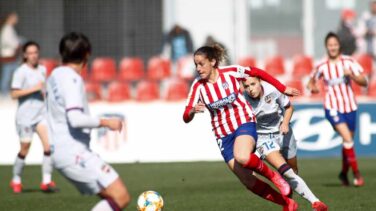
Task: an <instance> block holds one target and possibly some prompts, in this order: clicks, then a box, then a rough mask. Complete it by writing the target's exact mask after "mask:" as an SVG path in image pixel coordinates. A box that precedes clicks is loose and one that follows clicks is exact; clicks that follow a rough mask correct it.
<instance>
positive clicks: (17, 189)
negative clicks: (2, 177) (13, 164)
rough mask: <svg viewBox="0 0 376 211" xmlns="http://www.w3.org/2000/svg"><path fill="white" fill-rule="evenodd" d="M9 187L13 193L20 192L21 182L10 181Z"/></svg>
mask: <svg viewBox="0 0 376 211" xmlns="http://www.w3.org/2000/svg"><path fill="white" fill-rule="evenodd" d="M10 188H12V189H13V193H21V192H22V184H21V183H14V182H13V181H12V182H10Z"/></svg>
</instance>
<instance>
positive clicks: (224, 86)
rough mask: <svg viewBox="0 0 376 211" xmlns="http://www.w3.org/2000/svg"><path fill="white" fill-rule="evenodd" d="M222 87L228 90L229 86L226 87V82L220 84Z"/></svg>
mask: <svg viewBox="0 0 376 211" xmlns="http://www.w3.org/2000/svg"><path fill="white" fill-rule="evenodd" d="M222 87H223V88H224V89H228V88H229V87H230V85H228V83H227V82H224V83H222Z"/></svg>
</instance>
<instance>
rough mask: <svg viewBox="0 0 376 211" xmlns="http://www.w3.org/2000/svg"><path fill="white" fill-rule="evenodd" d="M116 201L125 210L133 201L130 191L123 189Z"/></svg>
mask: <svg viewBox="0 0 376 211" xmlns="http://www.w3.org/2000/svg"><path fill="white" fill-rule="evenodd" d="M114 201H115V202H116V203H117V204H118V206H119V207H120V208H125V207H126V206H127V205H128V204H129V203H130V201H131V196H130V195H129V193H128V191H126V189H125V188H123V190H122V191H119V193H118V194H117V196H116V198H114Z"/></svg>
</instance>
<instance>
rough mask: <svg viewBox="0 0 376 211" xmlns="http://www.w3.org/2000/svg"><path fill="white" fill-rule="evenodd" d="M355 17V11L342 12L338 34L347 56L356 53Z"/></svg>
mask: <svg viewBox="0 0 376 211" xmlns="http://www.w3.org/2000/svg"><path fill="white" fill-rule="evenodd" d="M355 17H356V13H355V12H354V11H353V10H351V9H344V10H342V14H341V23H340V25H339V28H338V31H337V34H338V37H339V39H340V42H341V46H342V53H343V54H345V55H352V54H353V53H354V52H355V51H356V35H355V25H354V23H355Z"/></svg>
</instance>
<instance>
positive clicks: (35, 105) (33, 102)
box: [10, 41, 56, 193]
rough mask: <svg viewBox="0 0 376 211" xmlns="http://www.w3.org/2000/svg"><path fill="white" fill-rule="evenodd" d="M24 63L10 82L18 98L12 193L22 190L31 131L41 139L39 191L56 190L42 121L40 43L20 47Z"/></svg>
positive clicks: (43, 70)
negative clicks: (17, 138) (16, 139)
mask: <svg viewBox="0 0 376 211" xmlns="http://www.w3.org/2000/svg"><path fill="white" fill-rule="evenodd" d="M22 51H23V57H24V63H23V64H22V65H21V66H20V67H19V68H18V69H17V70H16V71H15V73H14V75H13V80H12V85H11V96H12V98H13V99H18V109H17V113H16V128H17V132H18V136H19V138H20V143H21V149H20V151H19V153H18V155H17V158H16V161H15V163H14V166H13V179H12V181H11V183H10V186H11V188H12V189H13V192H15V193H20V192H22V182H21V174H22V171H23V168H24V166H25V157H26V155H27V154H28V152H29V148H30V145H31V140H32V138H33V134H34V133H35V132H36V133H37V134H38V136H39V138H40V140H41V141H42V146H43V151H44V157H43V163H42V175H43V178H42V183H41V185H40V188H41V190H42V191H46V192H52V191H55V190H56V186H55V183H54V182H53V181H52V180H51V174H52V170H53V168H52V162H51V158H50V153H51V152H50V145H49V143H48V136H47V125H46V122H45V120H44V118H45V114H46V108H45V105H44V96H43V91H42V90H43V85H44V81H45V79H46V68H45V67H44V66H42V65H40V64H38V63H39V45H38V43H36V42H32V41H30V42H27V43H25V45H24V46H23V48H22Z"/></svg>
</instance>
